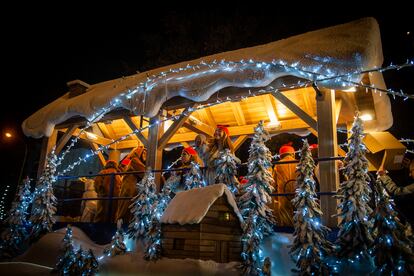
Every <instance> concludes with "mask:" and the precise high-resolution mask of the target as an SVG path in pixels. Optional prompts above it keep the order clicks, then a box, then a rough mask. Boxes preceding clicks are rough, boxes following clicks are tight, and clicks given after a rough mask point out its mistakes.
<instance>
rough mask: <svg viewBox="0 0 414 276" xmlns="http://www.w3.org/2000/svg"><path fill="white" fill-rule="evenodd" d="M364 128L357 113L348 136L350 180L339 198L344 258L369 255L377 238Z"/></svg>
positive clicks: (346, 162) (347, 174)
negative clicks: (373, 230)
mask: <svg viewBox="0 0 414 276" xmlns="http://www.w3.org/2000/svg"><path fill="white" fill-rule="evenodd" d="M363 133H364V129H363V126H362V120H361V118H360V117H359V114H356V116H355V120H354V123H353V125H352V129H351V136H350V137H349V139H348V152H347V154H346V156H345V159H344V175H345V177H346V180H345V181H344V182H342V183H341V184H340V187H339V190H338V192H337V195H336V196H335V197H336V198H338V199H339V202H340V203H339V205H338V214H337V216H339V218H340V222H339V233H338V238H337V240H336V245H337V254H338V256H339V257H341V258H348V259H350V260H351V261H352V260H353V258H356V259H359V258H360V257H367V256H368V249H369V248H370V247H371V245H372V242H373V239H372V236H371V228H372V222H371V220H370V216H371V213H372V209H371V208H370V206H369V204H368V203H369V201H370V193H371V188H370V187H369V180H370V177H369V175H368V160H367V159H366V157H365V154H366V151H367V149H366V147H365V145H364V143H363V141H362V139H363V137H364V134H363Z"/></svg>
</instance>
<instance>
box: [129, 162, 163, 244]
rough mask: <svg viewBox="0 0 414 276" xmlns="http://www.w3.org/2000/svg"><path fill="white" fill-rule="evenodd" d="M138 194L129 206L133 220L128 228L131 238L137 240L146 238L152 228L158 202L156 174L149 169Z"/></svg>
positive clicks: (138, 184)
mask: <svg viewBox="0 0 414 276" xmlns="http://www.w3.org/2000/svg"><path fill="white" fill-rule="evenodd" d="M137 190H138V194H137V195H136V196H135V197H134V198H133V199H132V201H133V203H132V204H131V205H130V206H129V208H130V209H131V213H132V219H131V222H130V224H129V227H128V234H129V237H130V238H133V239H137V238H140V237H145V235H146V233H147V232H148V229H149V228H150V226H151V220H152V216H153V213H154V209H153V205H154V204H155V202H156V201H157V199H158V198H157V195H156V194H155V181H154V174H153V173H152V172H151V170H150V169H147V172H146V173H145V175H144V177H143V179H142V180H141V181H140V182H139V183H137Z"/></svg>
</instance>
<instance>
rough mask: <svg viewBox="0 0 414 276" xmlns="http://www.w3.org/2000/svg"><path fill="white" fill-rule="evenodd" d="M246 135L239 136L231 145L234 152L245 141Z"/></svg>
mask: <svg viewBox="0 0 414 276" xmlns="http://www.w3.org/2000/svg"><path fill="white" fill-rule="evenodd" d="M247 137H248V136H247V135H240V136H239V137H237V139H236V141H234V143H233V147H234V151H236V150H237V149H238V148H239V147H240V146H241V145H242V144H243V143H244V141H246V140H247Z"/></svg>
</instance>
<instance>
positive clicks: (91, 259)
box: [81, 249, 99, 276]
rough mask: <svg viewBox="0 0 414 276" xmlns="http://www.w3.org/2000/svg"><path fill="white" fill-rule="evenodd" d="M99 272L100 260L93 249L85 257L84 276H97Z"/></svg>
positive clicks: (82, 270)
mask: <svg viewBox="0 0 414 276" xmlns="http://www.w3.org/2000/svg"><path fill="white" fill-rule="evenodd" d="M98 271H99V263H98V260H97V259H96V258H95V255H94V254H93V251H92V249H89V250H88V252H86V253H85V257H84V260H83V266H82V269H81V272H82V276H92V275H95V274H96V273H97V272H98Z"/></svg>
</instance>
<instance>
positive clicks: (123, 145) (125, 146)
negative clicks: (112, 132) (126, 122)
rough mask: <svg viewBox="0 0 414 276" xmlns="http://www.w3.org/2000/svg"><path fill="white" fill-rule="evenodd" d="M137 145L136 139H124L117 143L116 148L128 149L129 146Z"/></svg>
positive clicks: (134, 146)
mask: <svg viewBox="0 0 414 276" xmlns="http://www.w3.org/2000/svg"><path fill="white" fill-rule="evenodd" d="M138 146H139V141H138V140H124V141H121V142H119V143H118V145H117V147H116V148H117V149H119V150H121V149H130V148H136V147H138Z"/></svg>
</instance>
